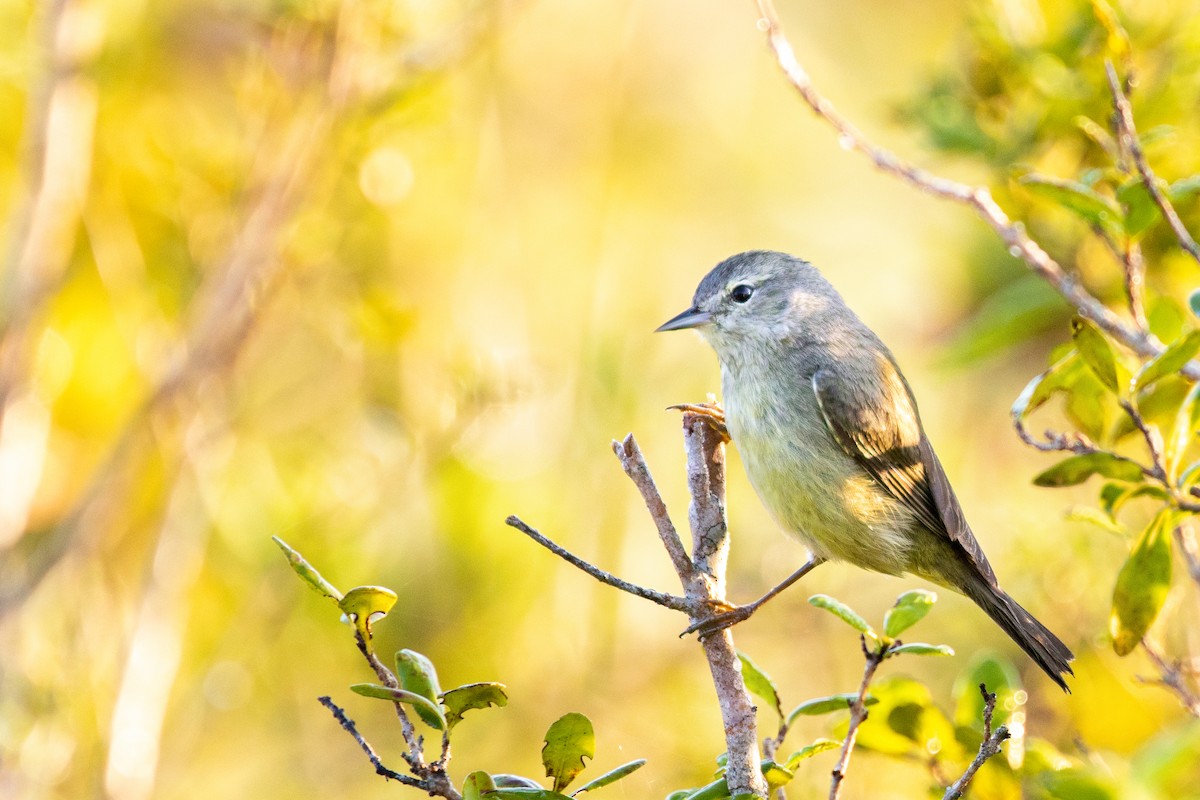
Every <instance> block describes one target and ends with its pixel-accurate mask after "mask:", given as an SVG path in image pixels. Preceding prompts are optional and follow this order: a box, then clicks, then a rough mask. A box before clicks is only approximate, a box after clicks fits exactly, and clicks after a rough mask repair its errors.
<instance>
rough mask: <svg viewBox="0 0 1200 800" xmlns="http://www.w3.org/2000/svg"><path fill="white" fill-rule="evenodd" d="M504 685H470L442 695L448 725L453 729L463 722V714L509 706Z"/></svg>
mask: <svg viewBox="0 0 1200 800" xmlns="http://www.w3.org/2000/svg"><path fill="white" fill-rule="evenodd" d="M504 689H505V686H504V684H503V683H468V684H466V685H465V686H459V687H458V688H456V689H451V690H450V691H448V692H446V693H445V694H443V695H442V704H443V705H444V706H445V707H446V724H448V725H449V726H450V727H451V728H453V727H454V726H455V725H457V724H458V723H460V722H462V718H463V714H465V713H467V712H468V711H474V710H475V709H477V708H488V707H489V706H499V707H503V706H506V705H508V695H507V694H506V693H505V691H504Z"/></svg>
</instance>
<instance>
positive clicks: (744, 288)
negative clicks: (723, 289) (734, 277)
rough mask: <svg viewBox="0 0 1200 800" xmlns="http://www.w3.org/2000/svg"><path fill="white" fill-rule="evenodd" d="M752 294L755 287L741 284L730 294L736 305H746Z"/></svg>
mask: <svg viewBox="0 0 1200 800" xmlns="http://www.w3.org/2000/svg"><path fill="white" fill-rule="evenodd" d="M752 294H754V287H753V286H749V285H747V284H744V283H739V284H738V285H737V286H735V287H733V291H731V292H730V293H729V296H730V297H732V298H733V302H735V303H745V302H746V301H747V300H749V299H750V296H751V295H752Z"/></svg>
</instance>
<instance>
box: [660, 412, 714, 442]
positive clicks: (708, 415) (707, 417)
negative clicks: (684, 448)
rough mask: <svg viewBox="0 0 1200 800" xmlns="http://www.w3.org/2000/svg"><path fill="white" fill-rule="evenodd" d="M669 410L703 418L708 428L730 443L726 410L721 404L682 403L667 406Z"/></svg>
mask: <svg viewBox="0 0 1200 800" xmlns="http://www.w3.org/2000/svg"><path fill="white" fill-rule="evenodd" d="M667 408H670V409H674V410H676V411H682V412H683V413H685V414H695V415H696V416H698V417H701V418H703V419H704V421H705V422H707V423H708V426H709V427H710V428H712V429H713V430H714V431H716V432H717V435H718V436H720V437H721V438H722V439H723V440H724V441H726V442H728V441H729V428H728V427H726V425H725V409H723V408H721V404H720V403H680V404H679V405H674V406H667Z"/></svg>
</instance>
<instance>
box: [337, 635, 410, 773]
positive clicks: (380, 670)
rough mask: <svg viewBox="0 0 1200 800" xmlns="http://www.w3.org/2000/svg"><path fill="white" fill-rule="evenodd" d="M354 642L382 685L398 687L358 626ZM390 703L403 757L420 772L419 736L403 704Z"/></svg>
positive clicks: (396, 681)
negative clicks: (394, 715) (394, 709)
mask: <svg viewBox="0 0 1200 800" xmlns="http://www.w3.org/2000/svg"><path fill="white" fill-rule="evenodd" d="M354 643H355V644H357V645H358V651H359V652H360V653H362V654H363V658H365V659H366V660H367V663H368V664H370V665H371V669H372V670H374V671H375V674H376V675H377V676H378V677H379V680H380V681H381V682H382V683H383V685H384V686H387V687H388V688H390V689H399V688H400V681H398V680H396V676H395V675H393V674H392V671H391V670H390V669H388V668H387V667H386V666H384V664H383V662H382V661H380V660H379V656H377V655H375V651H374V650H372V649H371V647H370V645H368V644H367V640H366V639H364V638H363V634H362V631H361V630H359V629H358V628H355V630H354ZM392 705H393V706H395V707H396V717H397V718H398V719H399V720H400V733H401V735H402V736H403V737H404V742H405V744H407V745H408V752H407V753H404V754H403V758H404V760H405V761H407V762H408V765H409V766H410V767H411V768H412V769H413V770H414V771H417V772H420V771H421V770H423V769H424V768H425V755H424V752H423V749H422V744H423V743H422V741H421V737H420V736H418V735H417V732H416V729H415V728H414V727H413V724H412V721H411V720H410V719H409V718H408V712H407V711H405V710H404V704H403V703H395V702H394V703H392Z"/></svg>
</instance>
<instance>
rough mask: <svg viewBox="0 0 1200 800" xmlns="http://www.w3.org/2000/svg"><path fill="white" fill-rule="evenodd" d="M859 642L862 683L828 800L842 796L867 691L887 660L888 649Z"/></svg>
mask: <svg viewBox="0 0 1200 800" xmlns="http://www.w3.org/2000/svg"><path fill="white" fill-rule="evenodd" d="M859 641H860V642H861V644H862V651H863V656H864V657H865V658H866V660H867V662H866V665H865V666H864V667H863V677H862V683H861V684H860V685H859V687H858V696H857V697H855V698H854V702H853V703H851V704H850V727H848V728H847V729H846V739H845V740H844V741H843V742H842V754H841V755H840V756H838V760H837V763H836V764H834V766H833V779H832V780H831V781H830V783H829V800H838V798H839V797H841V795H842V786H843V785H844V783H843V781H844V780H845V778H846V770H847V769H849V767H850V756H851V754H853V752H854V742H855V740H857V739H858V729H859V727H860V726H861V725H862V724H863V722H865V721H866V719H867V689H869V688H870V687H871V680H872V679H873V678H874V677H875V670H877V669H879V665H880V664H882V663H883V660H884V659H885V658H887V651H888V648H886V647H881V648H870V647H867V639H866V637H865V636H860V637H859ZM897 644H898V642H897Z"/></svg>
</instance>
